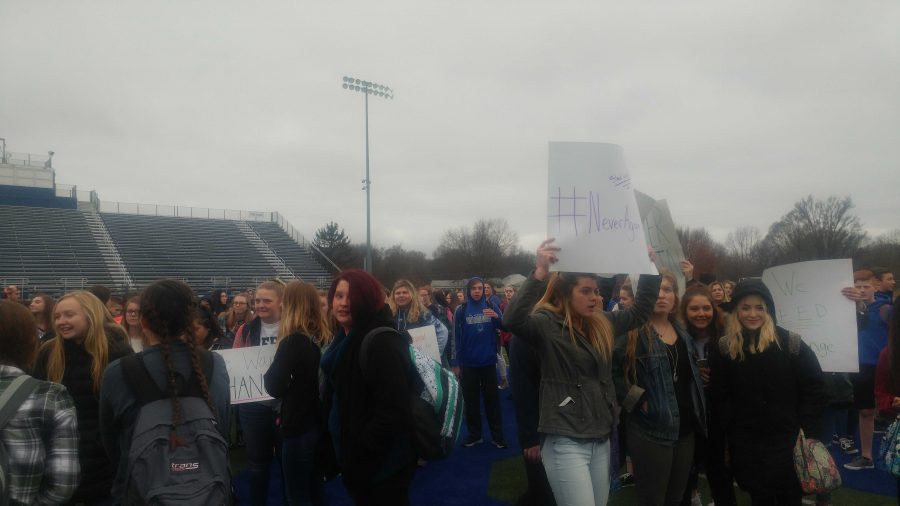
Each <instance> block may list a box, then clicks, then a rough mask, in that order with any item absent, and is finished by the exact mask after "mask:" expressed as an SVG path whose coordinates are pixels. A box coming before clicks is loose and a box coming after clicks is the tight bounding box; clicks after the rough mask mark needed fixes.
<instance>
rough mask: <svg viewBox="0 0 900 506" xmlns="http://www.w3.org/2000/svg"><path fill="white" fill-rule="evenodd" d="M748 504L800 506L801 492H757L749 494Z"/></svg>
mask: <svg viewBox="0 0 900 506" xmlns="http://www.w3.org/2000/svg"><path fill="white" fill-rule="evenodd" d="M798 490H799V489H798ZM750 504H752V505H753V506H800V505H801V504H803V494H801V493H797V494H790V493H788V494H776V493H774V492H760V493H758V494H750Z"/></svg>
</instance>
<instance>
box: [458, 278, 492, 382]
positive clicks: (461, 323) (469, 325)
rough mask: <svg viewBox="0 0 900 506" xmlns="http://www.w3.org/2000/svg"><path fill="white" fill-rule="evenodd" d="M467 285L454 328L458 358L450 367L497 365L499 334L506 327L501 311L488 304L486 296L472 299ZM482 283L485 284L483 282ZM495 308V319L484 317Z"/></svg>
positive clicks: (477, 279) (479, 279) (478, 279)
mask: <svg viewBox="0 0 900 506" xmlns="http://www.w3.org/2000/svg"><path fill="white" fill-rule="evenodd" d="M473 280H475V281H482V279H481V278H478V277H474V278H472V279H470V280H469V281H468V282H467V283H466V302H464V303H463V304H460V305H459V307H457V308H456V313H455V314H454V319H453V326H454V328H455V336H454V338H455V339H456V357H454V359H453V360H451V364H453V365H459V366H462V367H484V366H488V365H494V364H496V363H497V331H498V330H501V329H502V328H503V326H502V323H501V322H502V321H503V313H501V312H500V308H499V307H497V306H496V305H494V304H492V303H491V302H490V301H488V300H487V299H486V298H485V297H484V296H482V297H481V299H480V300H472V294H471V293H470V291H469V288H468V285H469V283H471V282H472V281H473ZM482 282H483V281H482ZM488 308H490V309H493V310H494V312H496V313H497V317H496V318H490V317H488V316H485V314H484V310H485V309H488Z"/></svg>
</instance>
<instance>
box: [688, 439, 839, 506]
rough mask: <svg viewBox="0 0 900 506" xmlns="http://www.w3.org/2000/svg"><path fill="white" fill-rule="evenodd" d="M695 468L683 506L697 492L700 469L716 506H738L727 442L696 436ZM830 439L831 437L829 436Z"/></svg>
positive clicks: (693, 468) (689, 480)
mask: <svg viewBox="0 0 900 506" xmlns="http://www.w3.org/2000/svg"><path fill="white" fill-rule="evenodd" d="M694 437H695V438H696V439H695V444H694V466H693V467H692V469H691V476H690V478H689V479H688V484H687V488H685V490H684V499H682V501H681V506H690V504H691V498H692V497H693V494H694V490H697V481H698V475H699V473H700V468H703V469H704V470H705V471H706V478H707V479H708V480H709V491H710V494H711V495H712V499H713V502H715V503H716V506H719V505H721V506H737V497H735V494H734V474H733V473H732V472H731V468H730V467H728V466H726V465H725V441H724V439H722V438H721V437H719V438H711V439H706V438H704V437H703V436H700V435H698V434H696V433H695V434H694ZM829 437H830V436H829Z"/></svg>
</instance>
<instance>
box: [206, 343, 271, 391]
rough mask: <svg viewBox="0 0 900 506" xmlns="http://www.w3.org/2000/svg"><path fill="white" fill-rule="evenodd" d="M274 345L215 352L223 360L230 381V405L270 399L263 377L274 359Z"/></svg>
mask: <svg viewBox="0 0 900 506" xmlns="http://www.w3.org/2000/svg"><path fill="white" fill-rule="evenodd" d="M275 347H276V346H275V345H274V344H270V345H266V346H250V347H247V348H234V349H231V350H216V353H218V354H219V355H222V358H224V359H225V368H226V369H228V377H229V378H230V379H231V403H232V404H244V403H247V402H258V401H266V400H270V399H272V397H271V396H270V395H269V394H268V393H266V387H265V383H264V381H263V375H265V374H266V371H268V370H269V366H270V365H272V360H273V359H274V358H275Z"/></svg>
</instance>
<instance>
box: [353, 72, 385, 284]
mask: <svg viewBox="0 0 900 506" xmlns="http://www.w3.org/2000/svg"><path fill="white" fill-rule="evenodd" d="M341 86H342V87H343V88H344V89H345V90H347V91H358V92H360V93H363V94H364V95H365V97H366V98H365V110H366V178H365V179H363V180H362V183H363V188H362V189H363V190H365V191H366V265H365V268H366V272H369V273H371V272H372V180H371V179H370V178H369V95H375V96H376V97H381V98H384V99H390V100H393V99H394V90H393V89H391V88H390V87H388V86H385V85H383V84H378V83H373V82H371V81H366V80H363V79H357V78H355V77H349V76H344V79H343V84H342V85H341Z"/></svg>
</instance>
